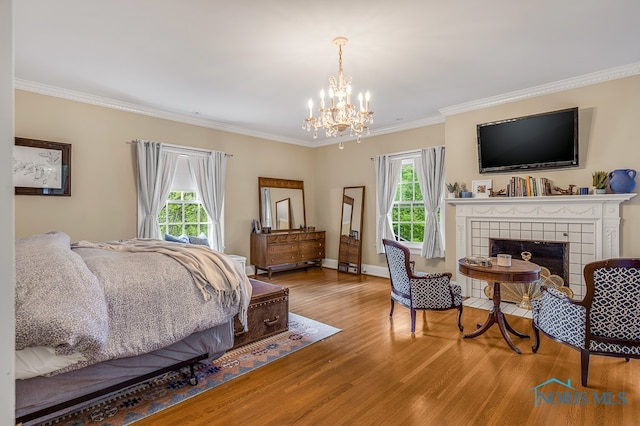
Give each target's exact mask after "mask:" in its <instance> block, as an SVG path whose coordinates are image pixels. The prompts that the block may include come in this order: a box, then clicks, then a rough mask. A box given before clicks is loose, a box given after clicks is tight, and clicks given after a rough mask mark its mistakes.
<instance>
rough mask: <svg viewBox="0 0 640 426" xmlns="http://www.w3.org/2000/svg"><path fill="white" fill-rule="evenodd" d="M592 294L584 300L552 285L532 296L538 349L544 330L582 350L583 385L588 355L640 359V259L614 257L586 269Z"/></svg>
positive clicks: (590, 265) (558, 339) (555, 338)
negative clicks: (570, 296)
mask: <svg viewBox="0 0 640 426" xmlns="http://www.w3.org/2000/svg"><path fill="white" fill-rule="evenodd" d="M584 279H585V282H586V284H587V294H586V295H585V297H584V299H583V300H581V301H576V300H573V299H569V298H567V297H566V296H565V295H564V294H562V293H560V292H559V291H557V290H554V289H552V288H544V287H543V291H542V297H541V298H538V299H534V300H533V301H532V315H533V334H534V344H533V348H532V349H533V352H534V353H535V352H537V351H538V348H539V346H540V335H539V331H542V332H543V333H544V334H545V335H546V336H548V337H550V338H551V339H553V340H556V341H558V342H560V343H564V344H566V345H568V346H570V347H572V348H574V349H577V350H579V351H580V363H581V372H582V385H583V386H587V377H588V374H589V356H590V355H604V356H612V357H621V358H625V359H626V360H627V361H629V358H640V259H609V260H602V261H597V262H592V263H589V264H588V265H586V266H585V268H584Z"/></svg>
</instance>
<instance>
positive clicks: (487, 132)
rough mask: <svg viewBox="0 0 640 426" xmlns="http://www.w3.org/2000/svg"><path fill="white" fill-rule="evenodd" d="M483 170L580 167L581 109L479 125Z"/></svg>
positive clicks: (569, 109) (481, 171)
mask: <svg viewBox="0 0 640 426" xmlns="http://www.w3.org/2000/svg"><path fill="white" fill-rule="evenodd" d="M477 130H478V164H479V166H480V173H494V172H507V171H511V170H519V169H529V170H530V169H553V168H561V167H578V108H577V107H575V108H568V109H563V110H558V111H551V112H545V113H542V114H535V115H528V116H526V117H518V118H510V119H507V120H501V121H496V122H491V123H484V124H478V126H477Z"/></svg>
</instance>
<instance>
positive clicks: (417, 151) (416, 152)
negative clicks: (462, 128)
mask: <svg viewBox="0 0 640 426" xmlns="http://www.w3.org/2000/svg"><path fill="white" fill-rule="evenodd" d="M439 146H444V145H435V146H427V147H425V148H437V147H439ZM425 148H421V149H412V150H411V151H402V152H394V153H393V154H381V155H388V156H389V157H404V156H409V155H420V151H422V150H423V149H425ZM374 158H375V157H371V160H373V159H374Z"/></svg>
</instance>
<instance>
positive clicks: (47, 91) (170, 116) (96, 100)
mask: <svg viewBox="0 0 640 426" xmlns="http://www.w3.org/2000/svg"><path fill="white" fill-rule="evenodd" d="M14 88H15V89H18V90H25V91H28V92H34V93H39V94H41V95H46V96H53V97H56V98H62V99H67V100H71V101H76V102H82V103H86V104H90V105H96V106H100V107H105V108H111V109H115V110H119V111H125V112H131V113H134V114H142V115H146V116H149V117H155V118H161V119H165V120H171V121H176V122H179V123H185V124H192V125H194V126H200V127H206V128H210V129H215V130H221V131H224V132H229V133H236V134H241V135H244V136H251V137H255V138H260V139H267V140H272V141H276V142H284V143H290V144H294V145H302V146H310V145H309V144H308V143H305V142H304V141H301V140H298V139H291V138H285V137H282V136H280V135H272V134H269V133H264V132H256V131H252V130H248V129H244V128H240V127H236V126H232V125H229V124H227V123H223V122H219V121H215V120H210V119H207V118H202V117H192V116H189V115H188V114H178V113H175V112H170V111H165V110H162V109H159V108H154V107H150V106H144V105H137V104H133V103H130V102H124V101H119V100H116V99H112V98H107V97H103V96H97V95H91V94H88V93H84V92H78V91H75V90H69V89H62V88H60V87H55V86H49V85H46V84H42V83H37V82H34V81H29V80H23V79H20V78H16V79H15V80H14Z"/></svg>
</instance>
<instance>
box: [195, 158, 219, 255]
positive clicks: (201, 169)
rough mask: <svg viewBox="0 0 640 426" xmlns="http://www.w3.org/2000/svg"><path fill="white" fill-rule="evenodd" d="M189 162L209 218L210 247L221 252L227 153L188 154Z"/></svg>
mask: <svg viewBox="0 0 640 426" xmlns="http://www.w3.org/2000/svg"><path fill="white" fill-rule="evenodd" d="M189 164H190V166H191V173H192V174H193V180H194V181H195V182H196V186H197V191H198V196H199V197H200V200H202V205H203V206H204V209H205V210H206V212H207V214H208V215H209V217H210V218H211V222H212V227H213V229H212V230H211V232H210V238H211V240H210V243H211V248H213V249H214V250H217V251H220V252H223V251H224V241H223V238H222V226H221V225H220V220H221V218H222V206H223V204H224V186H225V176H226V174H227V155H226V154H225V153H224V152H219V151H213V152H212V153H211V155H190V156H189Z"/></svg>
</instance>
